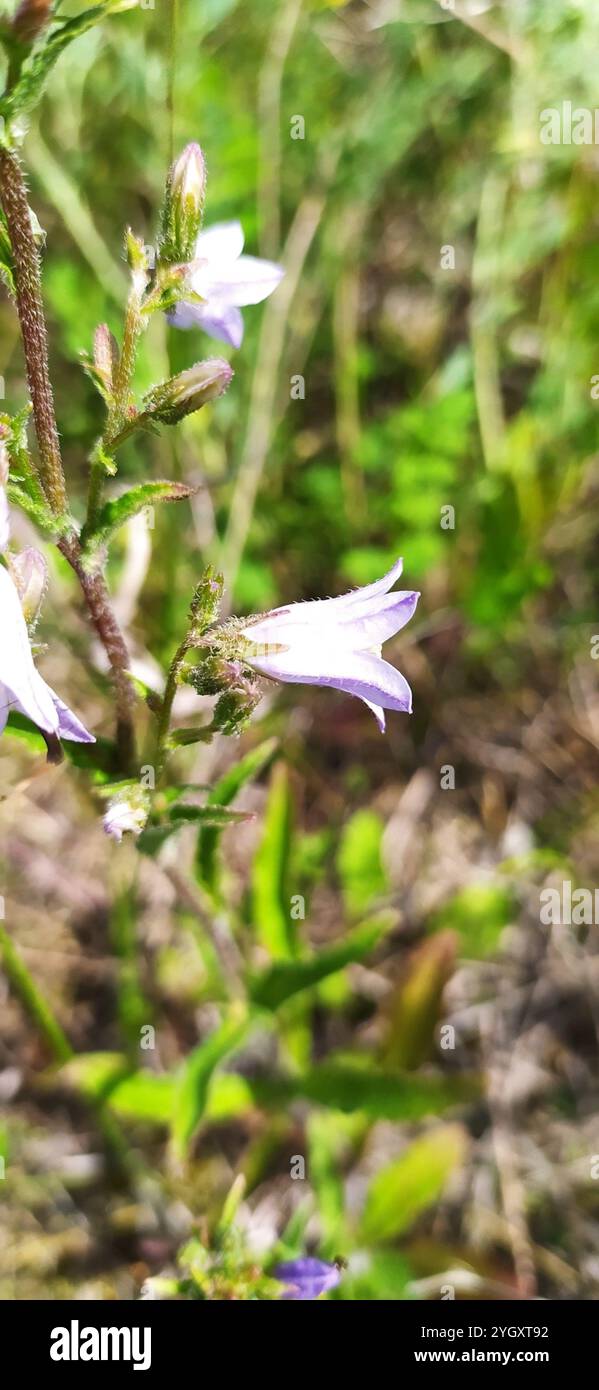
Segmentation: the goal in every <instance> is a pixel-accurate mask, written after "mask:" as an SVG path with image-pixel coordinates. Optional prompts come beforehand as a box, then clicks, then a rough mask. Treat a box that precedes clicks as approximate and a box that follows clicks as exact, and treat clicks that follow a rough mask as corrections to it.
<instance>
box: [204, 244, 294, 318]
mask: <svg viewBox="0 0 599 1390" xmlns="http://www.w3.org/2000/svg"><path fill="white" fill-rule="evenodd" d="M200 274H201V278H202V282H203V284H204V285H207V287H208V288H207V298H209V299H210V300H212V299H218V300H219V301H220V302H221V304H235V305H239V306H243V305H244V304H261V303H262V300H263V299H268V296H269V294H272V292H273V290H276V288H277V285H278V284H279V281H280V280H282V278H283V276H284V274H285V271H284V270H283V267H282V266H280V265H276V264H275V262H274V261H262V260H260V259H259V257H258V256H240V257H239V260H237V261H232V262H231V264H230V265H226V266H223V267H222V270H221V268H220V267H219V269H218V272H217V273H215V270H214V267H213V265H210V267H209V276H210V278H209V280H207V277H206V274H205V272H203V273H202V272H201V273H200ZM196 288H197V289H198V293H202V290H201V289H200V288H199V284H198V285H197V286H196V284H195V281H194V289H196Z"/></svg>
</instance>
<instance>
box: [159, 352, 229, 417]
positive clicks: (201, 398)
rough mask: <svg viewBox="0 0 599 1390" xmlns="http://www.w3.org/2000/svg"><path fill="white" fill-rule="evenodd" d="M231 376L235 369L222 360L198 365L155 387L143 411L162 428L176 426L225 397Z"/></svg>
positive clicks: (208, 361) (213, 359)
mask: <svg viewBox="0 0 599 1390" xmlns="http://www.w3.org/2000/svg"><path fill="white" fill-rule="evenodd" d="M232 376H233V368H232V367H230V366H229V363H228V362H225V361H224V359H223V358H220V357H211V358H208V359H207V360H206V361H205V362H196V364H195V366H194V367H188V368H187V371H185V372H179V374H178V376H172V377H171V378H170V380H169V381H163V382H161V384H160V385H159V386H154V387H153V389H152V390H151V391H149V392H148V395H147V396H145V397H144V411H145V413H146V414H147V415H149V416H151V418H152V419H153V420H158V421H160V423H161V424H163V425H176V424H177V422H178V421H179V420H183V419H184V418H185V416H186V415H193V414H194V412H195V411H196V410H201V408H202V406H203V405H207V404H208V402H209V401H214V400H216V398H217V396H222V394H223V392H224V391H226V389H227V387H228V385H229V383H230V381H231V378H232Z"/></svg>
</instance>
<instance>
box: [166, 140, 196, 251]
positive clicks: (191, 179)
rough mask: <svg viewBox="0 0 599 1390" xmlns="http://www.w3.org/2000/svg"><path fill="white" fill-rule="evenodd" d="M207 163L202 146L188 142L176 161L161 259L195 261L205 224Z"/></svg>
mask: <svg viewBox="0 0 599 1390" xmlns="http://www.w3.org/2000/svg"><path fill="white" fill-rule="evenodd" d="M205 191H206V165H205V162H204V156H203V154H202V151H201V149H200V146H199V145H196V144H194V143H192V144H189V145H186V146H185V149H184V150H183V153H182V154H180V155H179V158H178V159H176V160H175V162H174V164H172V165H171V168H170V170H169V174H168V178H167V181H166V191H165V196H164V206H163V209H162V226H161V233H160V253H159V254H160V260H161V261H163V262H166V263H172V262H177V261H192V260H193V259H194V256H195V247H196V241H197V236H198V232H199V230H200V227H201V224H202V213H203V210H204V194H205Z"/></svg>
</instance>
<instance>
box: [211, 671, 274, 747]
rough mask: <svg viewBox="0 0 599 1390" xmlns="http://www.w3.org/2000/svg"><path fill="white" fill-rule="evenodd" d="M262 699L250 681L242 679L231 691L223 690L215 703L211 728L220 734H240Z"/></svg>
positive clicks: (260, 693)
mask: <svg viewBox="0 0 599 1390" xmlns="http://www.w3.org/2000/svg"><path fill="white" fill-rule="evenodd" d="M261 698H262V692H261V691H260V690H259V689H258V687H257V686H256V685H254V684H253V683H252V682H251V681H249V680H246V679H243V680H241V681H240V682H239V684H238V685H235V686H233V688H232V689H231V690H225V691H224V693H223V694H222V695H221V696H220V698H219V699H218V700H217V702H216V708H215V710H214V714H213V717H212V724H213V728H215V729H218V731H219V733H221V734H240V733H242V732H243V730H244V729H245V727H246V724H247V723H248V720H249V718H250V715H251V714H252V711H253V710H254V709H255V708H256V705H257V704H258V703H259V701H260V700H261Z"/></svg>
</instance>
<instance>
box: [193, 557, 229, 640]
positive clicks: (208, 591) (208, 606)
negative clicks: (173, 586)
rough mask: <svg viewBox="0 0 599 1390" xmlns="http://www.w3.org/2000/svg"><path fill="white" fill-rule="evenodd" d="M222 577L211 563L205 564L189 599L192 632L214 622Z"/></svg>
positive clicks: (221, 586) (220, 596)
mask: <svg viewBox="0 0 599 1390" xmlns="http://www.w3.org/2000/svg"><path fill="white" fill-rule="evenodd" d="M224 583H225V581H224V578H223V576H222V574H218V573H217V572H216V570H215V569H214V567H213V566H212V565H206V568H205V570H204V573H203V575H202V578H201V579H200V582H199V584H198V586H197V588H196V591H195V593H194V596H193V599H192V601H191V621H192V627H193V630H194V632H196V633H198V632H205V630H206V628H207V627H210V625H211V623H214V622H216V619H217V618H218V611H219V608H220V604H221V599H222V596H223V589H224Z"/></svg>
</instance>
